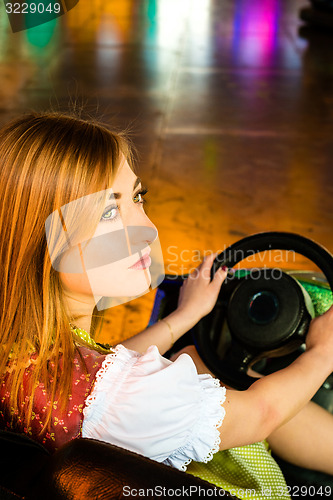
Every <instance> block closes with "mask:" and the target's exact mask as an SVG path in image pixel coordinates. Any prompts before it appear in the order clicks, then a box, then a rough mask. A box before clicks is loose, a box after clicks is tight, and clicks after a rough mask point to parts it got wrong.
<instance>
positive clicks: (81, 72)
mask: <svg viewBox="0 0 333 500" xmlns="http://www.w3.org/2000/svg"><path fill="white" fill-rule="evenodd" d="M306 5H308V2H307V0H280V1H279V0H234V1H221V0H182V1H179V0H80V2H79V4H78V5H77V6H76V7H75V8H74V9H73V10H72V11H70V12H69V13H67V14H66V15H65V16H63V17H61V18H58V19H56V20H55V21H54V22H50V23H47V24H45V25H43V26H40V27H38V28H34V29H31V30H28V31H22V32H18V33H15V34H13V33H12V32H11V30H10V26H9V23H8V19H7V18H6V16H5V14H4V11H3V3H2V2H1V4H0V14H1V16H0V45H1V55H0V122H1V123H4V122H5V121H6V120H7V119H9V118H11V117H12V116H16V115H17V114H19V113H21V112H22V111H27V110H29V109H31V108H33V109H43V110H44V109H50V108H52V109H56V110H62V111H66V110H68V109H72V108H73V107H76V109H78V110H82V116H84V117H86V116H89V115H90V116H94V117H96V116H97V117H100V118H101V119H102V121H103V122H105V123H107V124H108V125H109V126H110V127H111V128H116V129H119V128H120V129H122V128H127V127H129V128H130V135H131V137H132V140H133V142H134V143H135V145H136V147H137V149H138V153H139V154H138V161H137V166H138V170H139V172H140V177H141V178H142V179H143V181H144V183H145V184H146V185H147V186H148V188H149V195H148V196H147V199H148V200H149V203H148V205H147V207H148V208H147V212H148V214H149V216H150V217H151V219H152V221H153V222H154V224H155V225H156V226H157V228H158V230H159V237H160V241H161V245H162V249H163V255H164V261H165V271H166V273H179V272H188V271H189V270H191V269H193V267H196V266H197V264H198V262H197V259H198V255H203V254H204V253H210V252H212V251H218V250H223V249H224V248H225V247H226V246H228V245H229V244H231V243H233V242H235V241H237V240H238V239H240V238H242V237H244V236H246V235H249V234H252V233H256V232H261V231H271V230H278V231H291V232H295V233H299V234H302V235H304V236H307V237H310V238H312V239H314V240H315V241H317V242H319V243H321V244H322V245H324V246H325V247H327V248H328V249H329V250H330V251H333V232H332V218H333V168H332V163H333V148H332V144H333V143H332V134H333V50H332V47H333V34H329V33H324V32H321V31H317V32H314V31H311V30H306V29H304V27H303V28H302V27H301V25H302V23H301V21H300V20H299V9H300V8H301V7H303V6H306ZM183 250H186V251H187V253H186V258H185V257H183V255H184V252H183ZM182 252H183V253H182ZM175 255H176V257H175ZM281 266H282V264H281ZM283 267H292V268H295V267H298V268H302V269H307V268H312V267H313V266H310V264H309V262H308V261H306V260H305V259H304V258H300V259H298V260H297V262H285V263H283ZM154 296H155V291H152V292H150V293H149V294H147V295H145V296H143V297H141V298H139V299H136V300H134V301H132V302H131V303H130V304H127V305H125V306H118V307H115V308H112V309H110V310H108V312H107V315H106V323H105V327H104V330H103V332H104V333H103V335H101V336H100V338H99V339H97V340H99V341H104V342H110V343H115V342H117V341H120V340H122V339H124V338H126V337H128V336H131V335H133V334H134V333H136V332H138V331H140V330H141V329H143V328H144V327H145V325H146V324H147V322H148V319H149V316H150V311H151V307H152V303H153V300H154Z"/></svg>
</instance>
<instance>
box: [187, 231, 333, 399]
mask: <svg viewBox="0 0 333 500" xmlns="http://www.w3.org/2000/svg"><path fill="white" fill-rule="evenodd" d="M268 250H287V251H292V252H295V253H299V254H301V255H303V256H304V257H307V258H308V259H310V260H311V261H312V262H313V263H314V264H316V265H317V266H318V267H319V269H320V270H321V271H322V272H323V274H324V276H325V278H326V279H327V281H328V283H329V285H330V287H331V289H332V290H333V256H332V254H330V253H329V252H328V251H327V250H326V249H325V248H324V247H322V246H321V245H319V244H317V243H315V242H314V241H312V240H310V239H308V238H305V237H303V236H299V235H297V234H294V233H285V232H265V233H258V234H254V235H252V236H249V237H246V238H244V239H242V240H240V241H238V242H237V243H234V244H233V245H231V246H230V247H228V248H227V249H226V250H224V251H223V252H222V253H220V254H219V255H218V256H217V257H216V258H215V260H214V263H213V266H212V271H211V279H213V277H214V274H215V272H216V271H217V270H218V269H219V267H220V266H227V267H233V266H235V265H236V264H238V263H239V262H241V261H242V260H244V259H246V258H247V257H250V256H251V255H254V254H257V253H260V252H263V251H268ZM248 271H249V272H248V274H245V275H244V276H243V277H242V278H237V279H234V278H233V277H227V279H226V280H225V282H224V283H223V285H222V287H221V291H220V294H219V297H218V300H217V302H216V304H215V306H214V309H213V310H212V311H211V312H210V313H209V314H208V315H207V316H205V317H204V318H202V319H201V320H200V321H199V323H197V325H196V326H195V327H194V328H193V330H192V334H193V339H194V343H195V345H196V348H197V350H198V352H199V354H200V356H201V358H202V359H203V361H204V362H205V363H206V365H207V366H208V368H209V369H210V370H211V371H212V372H213V373H214V374H215V375H216V376H217V377H218V378H219V379H221V380H222V381H223V382H224V383H225V384H227V385H230V386H231V387H234V388H235V389H238V390H244V389H247V388H248V387H249V386H250V385H251V384H252V383H253V382H254V381H255V380H256V378H254V377H251V376H249V375H248V374H247V371H248V368H249V367H250V366H251V365H252V364H253V363H254V362H255V361H256V360H257V359H260V357H264V356H266V357H267V356H272V357H276V356H279V355H282V353H283V354H286V353H287V352H291V351H293V350H295V349H296V348H297V347H299V346H300V345H301V344H302V343H304V340H305V336H306V333H307V331H308V328H309V324H310V321H311V319H312V311H311V308H312V302H311V299H310V297H309V296H308V295H307V292H306V291H305V290H304V288H303V287H302V286H301V285H300V284H299V283H298V281H297V280H296V279H294V278H293V277H292V276H290V275H289V274H286V273H284V272H282V271H281V269H278V268H272V269H268V268H265V267H264V268H261V269H256V270H248ZM226 325H227V326H228V327H227V328H226Z"/></svg>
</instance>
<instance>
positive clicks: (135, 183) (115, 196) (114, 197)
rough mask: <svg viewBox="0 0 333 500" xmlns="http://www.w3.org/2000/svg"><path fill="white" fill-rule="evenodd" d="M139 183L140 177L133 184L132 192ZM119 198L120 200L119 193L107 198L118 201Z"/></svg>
mask: <svg viewBox="0 0 333 500" xmlns="http://www.w3.org/2000/svg"><path fill="white" fill-rule="evenodd" d="M140 182H141V179H140V177H137V178H136V179H135V182H134V186H133V191H134V189H135V188H136V186H137V185H138V184H140ZM120 198H121V193H111V194H110V196H109V200H119V199H120Z"/></svg>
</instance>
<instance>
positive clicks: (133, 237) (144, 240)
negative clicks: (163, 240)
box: [127, 208, 158, 253]
mask: <svg viewBox="0 0 333 500" xmlns="http://www.w3.org/2000/svg"><path fill="white" fill-rule="evenodd" d="M127 231H128V237H129V240H130V245H131V248H132V251H133V253H135V252H137V251H140V250H144V249H145V248H146V247H147V246H149V245H151V244H152V243H153V241H155V240H156V239H157V237H158V231H157V228H156V226H155V224H153V222H152V221H151V220H150V219H149V217H148V215H147V214H146V213H145V212H144V211H143V210H138V209H137V208H136V210H135V214H132V217H131V218H130V225H127Z"/></svg>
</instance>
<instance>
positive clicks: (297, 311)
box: [0, 232, 333, 500]
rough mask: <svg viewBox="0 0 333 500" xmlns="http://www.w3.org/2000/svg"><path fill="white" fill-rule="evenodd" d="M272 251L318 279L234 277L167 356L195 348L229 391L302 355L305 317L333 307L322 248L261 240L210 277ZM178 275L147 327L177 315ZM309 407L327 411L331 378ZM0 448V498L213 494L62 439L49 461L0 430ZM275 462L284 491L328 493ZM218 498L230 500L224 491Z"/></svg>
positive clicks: (282, 238) (324, 481) (103, 447)
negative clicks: (307, 264)
mask: <svg viewBox="0 0 333 500" xmlns="http://www.w3.org/2000/svg"><path fill="white" fill-rule="evenodd" d="M274 249H281V250H288V251H294V252H296V253H299V254H301V255H303V256H305V257H307V258H308V259H310V260H311V261H312V262H313V263H314V264H315V265H316V266H317V267H318V268H319V269H320V272H311V271H309V272H301V271H297V270H294V271H289V270H288V271H287V270H285V271H283V270H282V269H276V268H274V269H267V268H261V269H257V268H256V269H238V270H237V271H236V272H235V273H234V274H232V275H230V276H228V277H227V279H226V280H225V282H224V283H223V285H222V287H221V290H220V294H219V297H218V300H217V302H216V304H215V307H214V309H213V310H212V311H211V313H209V314H208V315H207V316H205V317H204V318H202V320H200V321H199V323H197V325H195V327H194V328H192V329H191V330H190V331H189V332H187V333H186V334H185V335H184V336H182V337H181V338H180V339H179V340H178V341H177V342H176V343H175V344H174V346H173V348H172V350H170V351H168V353H166V356H170V355H172V354H173V353H174V352H177V351H178V350H180V349H181V348H182V347H185V346H186V345H192V344H193V343H194V345H195V346H196V348H197V350H198V352H199V354H200V356H201V357H202V359H203V361H204V362H205V364H206V365H207V366H208V368H209V369H210V370H211V371H212V372H213V373H214V374H215V375H216V376H217V377H218V378H219V379H220V380H221V381H222V382H224V383H225V384H227V385H229V386H230V387H233V388H235V389H238V390H245V389H246V388H248V387H249V386H250V385H251V384H252V383H253V381H254V380H255V378H254V377H253V376H252V375H251V373H252V374H253V373H254V372H253V371H252V372H251V371H249V369H250V368H251V369H252V370H254V371H255V372H257V373H260V374H262V375H266V374H268V373H271V372H273V371H276V370H278V369H281V368H283V367H284V366H286V365H288V364H289V363H290V362H292V361H293V360H294V359H295V358H296V357H297V356H299V355H300V353H301V352H303V351H304V348H305V347H304V339H305V336H306V332H307V329H308V327H309V323H310V321H311V318H312V317H314V316H315V315H318V314H321V313H323V312H325V310H327V309H328V307H329V306H330V305H331V304H332V302H333V298H332V291H331V290H333V256H332V255H331V254H330V253H329V252H328V251H327V250H325V249H324V248H323V247H321V246H320V245H318V244H316V243H315V242H313V241H311V240H309V239H307V238H304V237H302V236H299V235H295V234H292V233H278V232H274V233H260V234H256V235H253V236H250V237H248V238H244V239H243V240H240V241H239V242H237V243H235V244H233V245H232V246H231V247H229V248H227V249H226V250H225V251H224V252H222V253H221V254H220V255H218V256H217V257H216V259H215V261H214V264H213V266H212V277H213V276H214V273H215V272H216V271H217V269H218V268H219V267H220V266H222V265H226V266H228V267H231V268H232V267H235V266H236V265H238V264H239V263H240V262H242V260H243V259H245V258H246V257H248V256H250V255H253V254H257V253H260V252H264V251H267V250H274ZM186 277H187V276H186V275H182V276H176V275H166V276H165V278H164V280H163V282H162V283H161V284H160V285H159V287H158V290H157V292H156V295H155V301H154V305H153V310H152V313H151V317H150V320H149V323H148V326H150V325H152V324H154V323H155V322H156V321H158V320H159V319H161V318H163V317H164V316H167V315H168V314H169V313H171V312H172V311H173V310H174V309H176V307H177V301H178V295H179V289H180V287H181V285H182V283H183V280H184V279H185V278H186ZM313 399H314V400H315V401H316V402H317V403H318V404H320V405H321V406H323V407H324V408H326V409H327V410H328V411H330V412H331V413H333V375H331V376H330V377H328V379H327V380H326V381H325V383H324V384H323V386H322V387H321V388H320V389H319V390H318V392H317V393H316V395H315V396H314V398H313ZM0 443H1V450H2V453H1V455H0V456H1V466H0V500H11V499H15V498H16V499H22V498H25V499H35V500H39V499H40V500H42V499H45V498H47V499H49V500H53V499H54V500H65V499H71V500H88V499H89V500H92V499H97V498H98V499H103V500H104V499H105V500H109V499H116V498H123V497H124V496H128V497H129V498H132V497H137V496H140V490H141V491H143V490H144V489H147V488H151V489H152V490H154V488H165V490H164V491H167V490H168V489H172V490H173V491H174V490H176V489H178V491H181V489H182V488H183V489H184V488H185V490H186V489H187V490H186V491H187V492H188V491H191V494H192V495H193V496H197V495H196V494H195V492H198V491H199V490H200V488H201V490H200V491H201V495H205V494H207V496H211V492H212V488H216V486H215V485H214V484H211V483H208V482H206V481H204V480H202V479H200V478H197V477H195V476H193V475H191V474H186V473H184V472H180V471H177V470H175V469H171V468H170V467H168V466H166V465H163V464H159V463H157V462H154V461H152V460H150V459H147V458H145V457H142V456H140V455H138V454H136V453H133V452H130V451H128V450H124V449H122V448H119V447H117V446H113V445H109V444H107V443H103V442H100V441H95V440H92V439H75V440H73V441H70V442H69V443H67V444H66V445H65V446H64V447H62V448H61V449H59V450H58V451H57V452H56V453H54V454H53V455H50V454H49V453H48V452H47V450H46V449H44V448H43V446H41V445H40V444H38V443H36V442H34V441H32V440H31V439H29V438H28V437H26V436H21V435H17V434H14V433H11V432H6V431H3V432H0ZM275 459H276V460H277V461H278V463H279V465H280V467H281V469H282V472H283V474H284V476H285V478H286V481H287V484H288V485H291V486H293V485H295V486H297V485H316V486H320V485H325V486H326V485H330V486H332V488H333V478H332V477H331V476H328V475H326V474H322V473H319V472H315V471H309V470H308V469H301V468H300V467H296V466H293V465H292V464H288V463H287V462H285V461H283V460H280V459H278V457H275ZM124 488H127V489H126V490H125V489H124ZM217 490H219V488H217ZM154 491H155V495H154V494H151V495H150V496H151V498H155V497H159V496H161V494H160V492H161V490H160V489H158V490H154ZM166 494H167V493H165V495H166ZM215 494H216V493H215ZM217 494H218V495H219V496H224V497H225V498H231V497H232V498H237V497H236V496H235V495H230V494H229V493H228V492H227V491H224V490H221V492H220V494H219V493H217ZM184 495H185V496H186V492H185V493H184ZM184 495H180V496H184ZM141 496H142V495H141Z"/></svg>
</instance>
